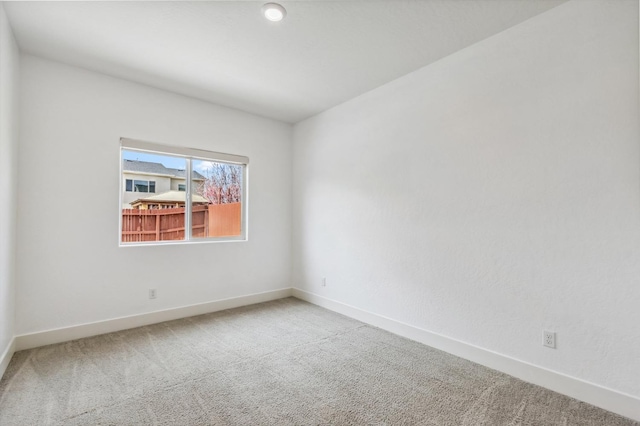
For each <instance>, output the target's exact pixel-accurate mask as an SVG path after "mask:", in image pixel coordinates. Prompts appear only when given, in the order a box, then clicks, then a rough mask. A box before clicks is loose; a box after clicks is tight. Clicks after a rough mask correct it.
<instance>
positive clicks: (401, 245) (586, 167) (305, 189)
mask: <svg viewBox="0 0 640 426" xmlns="http://www.w3.org/2000/svg"><path fill="white" fill-rule="evenodd" d="M637 8H638V3H637V2H636V1H617V2H604V1H596V2H594V1H586V0H580V1H573V2H569V3H566V4H563V5H561V6H559V7H557V8H555V9H552V10H550V11H549V12H546V13H544V14H542V15H539V16H537V17H535V18H533V19H531V20H529V21H527V22H524V23H522V24H520V25H518V26H516V27H514V28H511V29H509V30H507V31H505V32H503V33H500V34H498V35H496V36H494V37H491V38H489V39H487V40H484V41H482V42H480V43H478V44H476V45H473V46H471V47H469V48H467V49H464V50H462V51H460V52H458V53H456V54H454V55H452V56H449V57H447V58H445V59H443V60H441V61H439V62H437V63H435V64H432V65H430V66H427V67H425V68H423V69H420V70H418V71H416V72H414V73H412V74H410V75H407V76H405V77H403V78H400V79H398V80H396V81H393V82H391V83H389V84H387V85H385V86H382V87H380V88H378V89H375V90H373V91H371V92H369V93H367V94H364V95H362V96H360V97H358V98H356V99H353V100H351V101H349V102H346V103H345V104H342V105H340V106H338V107H335V108H333V109H331V110H329V111H327V112H325V113H322V114H320V115H318V116H316V117H313V118H311V119H308V120H306V121H304V122H302V123H299V124H298V125H296V126H295V128H294V148H293V149H294V156H293V164H294V172H293V178H294V189H293V194H294V195H293V197H294V203H293V205H294V214H293V216H294V231H293V232H294V234H293V253H294V273H293V284H294V286H295V287H298V288H300V289H302V290H305V291H308V292H312V293H315V294H318V295H322V296H325V297H327V298H329V299H332V300H334V301H338V302H341V303H345V304H349V305H352V306H354V307H357V308H360V309H362V310H366V311H369V312H373V313H375V314H379V315H383V316H386V317H389V318H392V319H394V320H398V321H402V322H405V323H408V324H410V325H413V326H416V327H420V328H423V329H427V330H430V331H432V332H435V333H441V334H443V335H445V336H449V337H451V338H453V339H458V340H461V341H463V342H467V343H469V344H472V345H476V346H479V347H482V348H486V349H488V350H491V351H495V352H498V353H500V354H503V355H507V356H510V357H514V358H517V359H520V360H523V361H526V362H529V363H533V364H535V365H538V366H542V367H545V368H548V369H551V370H555V371H558V372H562V373H564V374H567V375H570V376H574V377H577V378H580V379H582V380H586V381H590V382H593V383H595V384H598V385H601V386H605V387H610V388H612V389H614V390H617V391H619V392H623V393H628V394H630V395H633V396H636V397H637V396H640V380H639V378H640V362H639V360H640V308H639V307H640V285H639V282H638V279H639V277H640V262H638V259H640V167H639V165H640V150H639V144H638V141H639V136H640V134H639V128H638V125H639V120H638V10H637ZM323 276H326V277H327V286H326V287H322V286H321V277H323ZM543 329H549V330H555V331H557V333H558V335H557V339H558V343H557V344H558V348H557V349H556V350H552V349H548V348H544V347H542V345H541V343H542V337H541V334H542V330H543Z"/></svg>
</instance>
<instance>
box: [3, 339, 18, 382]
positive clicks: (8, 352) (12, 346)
mask: <svg viewBox="0 0 640 426" xmlns="http://www.w3.org/2000/svg"><path fill="white" fill-rule="evenodd" d="M15 351H16V338H15V337H14V338H12V339H11V341H10V342H9V345H7V348H6V349H5V350H4V352H3V353H2V355H0V379H2V376H4V372H5V371H7V367H8V366H9V362H10V361H11V357H12V356H13V354H14V352H15Z"/></svg>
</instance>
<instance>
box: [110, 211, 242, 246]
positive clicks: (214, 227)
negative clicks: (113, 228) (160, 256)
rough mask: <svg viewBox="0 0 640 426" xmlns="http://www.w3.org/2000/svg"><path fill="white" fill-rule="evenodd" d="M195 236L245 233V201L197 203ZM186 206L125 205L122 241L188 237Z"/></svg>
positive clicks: (193, 224) (192, 225)
mask: <svg viewBox="0 0 640 426" xmlns="http://www.w3.org/2000/svg"><path fill="white" fill-rule="evenodd" d="M191 211H192V217H191V235H192V237H194V238H208V237H228V236H236V235H240V233H241V217H242V208H241V203H231V204H209V205H205V206H193V207H192V209H191ZM184 215H185V209H184V207H179V208H174V209H154V210H139V209H122V242H123V243H128V242H140V241H172V240H184Z"/></svg>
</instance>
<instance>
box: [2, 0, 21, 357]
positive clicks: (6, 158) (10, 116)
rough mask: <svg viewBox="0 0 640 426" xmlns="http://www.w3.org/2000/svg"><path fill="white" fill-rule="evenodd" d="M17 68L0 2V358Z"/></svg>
mask: <svg viewBox="0 0 640 426" xmlns="http://www.w3.org/2000/svg"><path fill="white" fill-rule="evenodd" d="M18 67H19V56H18V46H17V45H16V43H15V40H14V38H13V34H12V32H11V27H9V23H8V21H7V16H6V15H5V12H4V6H3V4H2V3H0V355H2V354H3V353H4V351H5V350H6V348H7V347H8V345H9V342H10V341H11V339H12V338H13V334H14V314H15V309H14V307H15V243H16V232H15V229H16V226H15V225H16V200H17V194H18V191H17V175H18V171H17V166H16V164H17V158H18Z"/></svg>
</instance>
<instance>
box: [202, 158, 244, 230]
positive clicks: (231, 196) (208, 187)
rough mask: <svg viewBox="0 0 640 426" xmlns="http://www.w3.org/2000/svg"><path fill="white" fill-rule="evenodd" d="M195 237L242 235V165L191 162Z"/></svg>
mask: <svg viewBox="0 0 640 426" xmlns="http://www.w3.org/2000/svg"><path fill="white" fill-rule="evenodd" d="M191 167H192V169H193V175H192V180H191V182H192V183H191V184H192V186H191V192H192V199H191V202H192V213H193V214H192V219H191V226H192V230H191V235H192V236H193V238H217V237H235V236H240V235H241V234H242V196H243V194H242V174H243V167H244V166H242V165H237V164H228V163H218V162H215V161H205V160H192V162H191Z"/></svg>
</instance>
